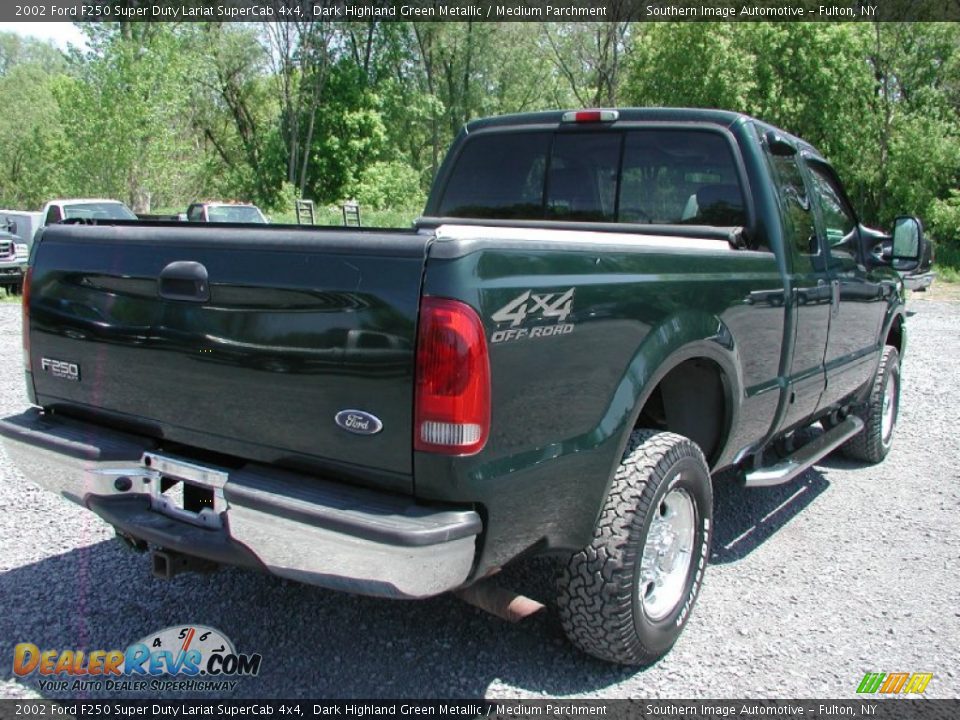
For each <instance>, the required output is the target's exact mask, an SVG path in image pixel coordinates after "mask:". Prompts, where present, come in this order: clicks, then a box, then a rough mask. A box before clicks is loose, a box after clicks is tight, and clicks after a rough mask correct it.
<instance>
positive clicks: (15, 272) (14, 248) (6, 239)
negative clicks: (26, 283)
mask: <svg viewBox="0 0 960 720" xmlns="http://www.w3.org/2000/svg"><path fill="white" fill-rule="evenodd" d="M3 227H4V226H2V225H0V285H2V286H3V288H4V289H5V290H6V291H7V293H8V294H10V295H18V294H19V293H20V288H22V287H23V273H24V272H25V271H26V268H27V258H28V256H29V252H28V250H27V244H26V243H22V242H20V240H19V238H18V237H17V236H16V235H14V234H13V233H10V232H7V231H6V230H4V229H3Z"/></svg>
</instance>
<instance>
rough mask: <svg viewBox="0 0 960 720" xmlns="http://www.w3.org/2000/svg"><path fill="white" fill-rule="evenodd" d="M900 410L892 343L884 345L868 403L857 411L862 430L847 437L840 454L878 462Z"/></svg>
mask: <svg viewBox="0 0 960 720" xmlns="http://www.w3.org/2000/svg"><path fill="white" fill-rule="evenodd" d="M899 413H900V354H899V353H898V352H897V349H896V348H895V347H891V346H890V345H887V346H885V347H884V348H883V356H882V357H881V359H880V367H879V368H878V369H877V375H876V377H875V378H874V381H873V387H872V388H871V389H870V397H869V399H868V400H867V404H866V405H865V406H864V407H863V408H862V409H861V410H860V411H859V412H857V415H858V416H859V417H860V419H861V420H863V430H861V431H860V432H859V433H858V434H857V435H854V436H853V437H852V438H850V439H849V440H847V442H846V443H845V444H844V445H843V447H842V450H843V454H844V455H846V456H847V457H849V458H853V459H854V460H862V461H864V462H869V463H878V462H880V461H881V460H883V459H884V458H885V457H886V456H887V453H889V452H890V448H891V447H892V446H893V435H894V431H895V430H896V429H897V416H898V415H899Z"/></svg>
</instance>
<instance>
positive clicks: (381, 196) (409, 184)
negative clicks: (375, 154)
mask: <svg viewBox="0 0 960 720" xmlns="http://www.w3.org/2000/svg"><path fill="white" fill-rule="evenodd" d="M352 194H353V196H354V197H355V198H356V199H357V200H358V201H359V202H360V205H361V207H364V208H367V207H368V208H371V209H373V210H388V209H390V208H397V209H400V208H408V209H416V211H417V212H419V211H420V210H422V209H423V204H424V201H425V199H426V197H425V195H424V193H423V191H422V190H421V189H420V174H419V173H418V172H417V171H416V170H414V169H413V168H411V167H410V166H408V165H406V164H405V163H402V162H397V161H391V162H375V163H373V164H372V165H370V166H368V167H366V168H365V169H364V170H363V172H362V173H361V176H360V180H359V181H358V182H357V183H356V185H355V187H354V192H353V193H352Z"/></svg>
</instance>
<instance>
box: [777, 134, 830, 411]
mask: <svg viewBox="0 0 960 720" xmlns="http://www.w3.org/2000/svg"><path fill="white" fill-rule="evenodd" d="M768 158H769V160H770V164H771V166H772V168H773V177H774V182H775V183H776V185H777V195H778V198H779V201H780V213H781V218H782V223H783V233H784V238H783V242H784V250H785V252H786V254H787V263H788V266H789V267H790V274H789V278H790V284H791V293H790V295H789V297H788V302H789V303H790V304H791V306H792V311H793V313H794V330H795V332H794V338H793V340H794V345H793V355H792V358H791V362H790V369H789V372H788V375H787V377H788V382H789V384H790V387H789V389H788V393H789V395H788V403H789V406H788V408H787V412H786V415H785V417H784V420H783V423H782V425H781V427H782V428H784V429H786V428H788V427H789V426H791V425H793V424H794V423H795V422H798V421H800V420H803V419H804V418H806V417H808V416H810V415H812V414H813V413H814V412H815V411H816V409H817V406H818V405H819V403H820V396H821V394H822V393H823V391H824V388H825V386H826V379H825V375H824V368H823V358H824V353H825V352H826V346H827V335H828V331H829V327H830V284H829V280H830V277H829V275H828V273H827V267H826V260H825V256H824V252H823V248H822V246H821V243H820V239H819V237H818V235H817V231H816V225H815V222H814V215H813V208H812V205H811V202H810V197H809V194H808V192H807V187H806V185H805V183H804V179H803V173H802V172H801V170H800V166H799V164H798V158H797V156H796V155H774V154H773V153H768Z"/></svg>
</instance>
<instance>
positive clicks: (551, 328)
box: [490, 288, 576, 343]
mask: <svg viewBox="0 0 960 720" xmlns="http://www.w3.org/2000/svg"><path fill="white" fill-rule="evenodd" d="M574 290H576V288H570V289H569V290H564V291H562V292H554V293H541V292H534V291H533V290H527V291H526V292H524V293H522V294H520V295H518V296H517V297H515V298H514V299H513V300H511V301H510V302H508V303H507V304H506V305H504V306H503V307H502V308H500V309H499V310H497V311H496V312H495V313H494V314H493V315H491V316H490V318H491V319H492V320H493V321H494V322H497V323H505V322H508V323H510V327H509V328H507V329H505V330H497V331H495V332H494V333H493V335H491V336H490V342H491V343H501V342H507V341H510V340H520V339H522V338H530V339H534V338H545V337H552V336H554V335H568V334H569V333H572V332H573V323H568V322H564V321H565V320H566V319H567V316H568V315H570V313H571V312H572V311H573V292H574ZM554 318H556V320H557V324H556V325H549V324H547V325H537V326H535V327H519V326H520V325H521V324H523V323H524V322H525V321H528V320H538V319H539V320H553V319H554Z"/></svg>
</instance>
